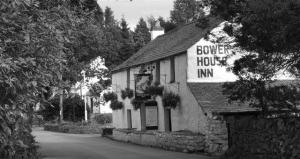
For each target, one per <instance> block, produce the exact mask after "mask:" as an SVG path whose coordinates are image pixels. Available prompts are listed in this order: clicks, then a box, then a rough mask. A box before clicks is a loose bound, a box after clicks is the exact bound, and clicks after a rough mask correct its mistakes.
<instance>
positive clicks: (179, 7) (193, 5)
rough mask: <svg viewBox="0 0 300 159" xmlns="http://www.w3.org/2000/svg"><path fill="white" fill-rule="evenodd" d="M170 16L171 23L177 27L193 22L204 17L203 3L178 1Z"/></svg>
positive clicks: (194, 0) (192, 0)
mask: <svg viewBox="0 0 300 159" xmlns="http://www.w3.org/2000/svg"><path fill="white" fill-rule="evenodd" d="M170 15H171V16H170V19H171V22H172V23H174V24H176V25H182V24H186V23H190V22H193V21H195V20H196V19H197V18H199V16H202V15H203V11H202V5H201V2H200V1H196V0H176V1H174V6H173V10H172V11H171V13H170Z"/></svg>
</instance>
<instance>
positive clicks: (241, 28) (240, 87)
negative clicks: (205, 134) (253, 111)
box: [208, 0, 300, 112]
mask: <svg viewBox="0 0 300 159" xmlns="http://www.w3.org/2000/svg"><path fill="white" fill-rule="evenodd" d="M208 3H209V4H210V5H211V8H212V14H214V15H219V16H221V17H223V18H224V19H226V20H228V21H229V22H231V24H232V25H231V26H227V27H226V28H225V30H226V31H227V32H228V33H229V34H230V35H233V36H234V37H235V42H236V47H239V48H240V49H241V50H243V51H244V52H241V53H242V54H243V57H242V58H240V59H239V60H237V61H235V63H234V66H233V68H231V69H232V71H233V73H234V74H235V75H237V76H238V78H239V80H237V81H236V82H233V83H227V84H226V85H225V86H224V87H225V91H224V92H225V93H226V94H228V96H229V99H230V100H240V101H243V102H249V103H250V104H251V105H252V106H255V107H259V108H262V109H263V110H264V111H265V112H268V111H269V110H274V109H275V110H283V109H285V110H286V109H288V110H293V111H296V105H298V102H299V101H298V100H296V98H298V96H299V95H300V92H299V84H297V82H292V83H288V82H280V81H275V80H274V77H275V76H276V74H278V72H280V73H282V72H285V74H287V75H288V74H290V75H292V76H293V77H295V79H298V77H299V72H300V71H299V66H300V60H299V55H300V54H299V47H300V36H299V35H300V17H299V14H300V9H299V8H300V2H299V1H298V0H288V1H277V0H260V1H258V0H254V1H248V0H241V1H234V0H226V1H217V0H210V1H208Z"/></svg>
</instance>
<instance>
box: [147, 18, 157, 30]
mask: <svg viewBox="0 0 300 159" xmlns="http://www.w3.org/2000/svg"><path fill="white" fill-rule="evenodd" d="M147 22H148V25H149V27H148V28H149V30H151V31H152V30H153V28H154V27H155V25H156V22H157V20H156V19H155V17H154V16H152V15H151V16H149V17H148V18H147Z"/></svg>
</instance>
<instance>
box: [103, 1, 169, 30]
mask: <svg viewBox="0 0 300 159" xmlns="http://www.w3.org/2000/svg"><path fill="white" fill-rule="evenodd" d="M173 1H174V0H132V1H130V0H98V4H99V5H100V6H101V8H102V9H103V10H104V9H105V7H106V6H108V7H110V8H111V9H112V10H113V12H114V16H115V18H116V19H117V20H120V19H121V18H122V17H123V16H124V18H125V19H126V21H127V22H128V23H129V26H130V28H131V29H133V28H134V27H135V26H136V24H137V22H138V20H139V19H140V17H144V18H145V19H146V18H147V17H149V16H150V15H153V16H154V17H158V16H162V17H164V18H169V16H170V10H171V9H172V8H173Z"/></svg>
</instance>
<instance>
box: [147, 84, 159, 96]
mask: <svg viewBox="0 0 300 159" xmlns="http://www.w3.org/2000/svg"><path fill="white" fill-rule="evenodd" d="M163 91H164V87H163V86H156V85H151V86H149V87H147V88H146V90H145V91H144V92H145V93H146V94H149V95H151V96H162V95H163Z"/></svg>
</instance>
